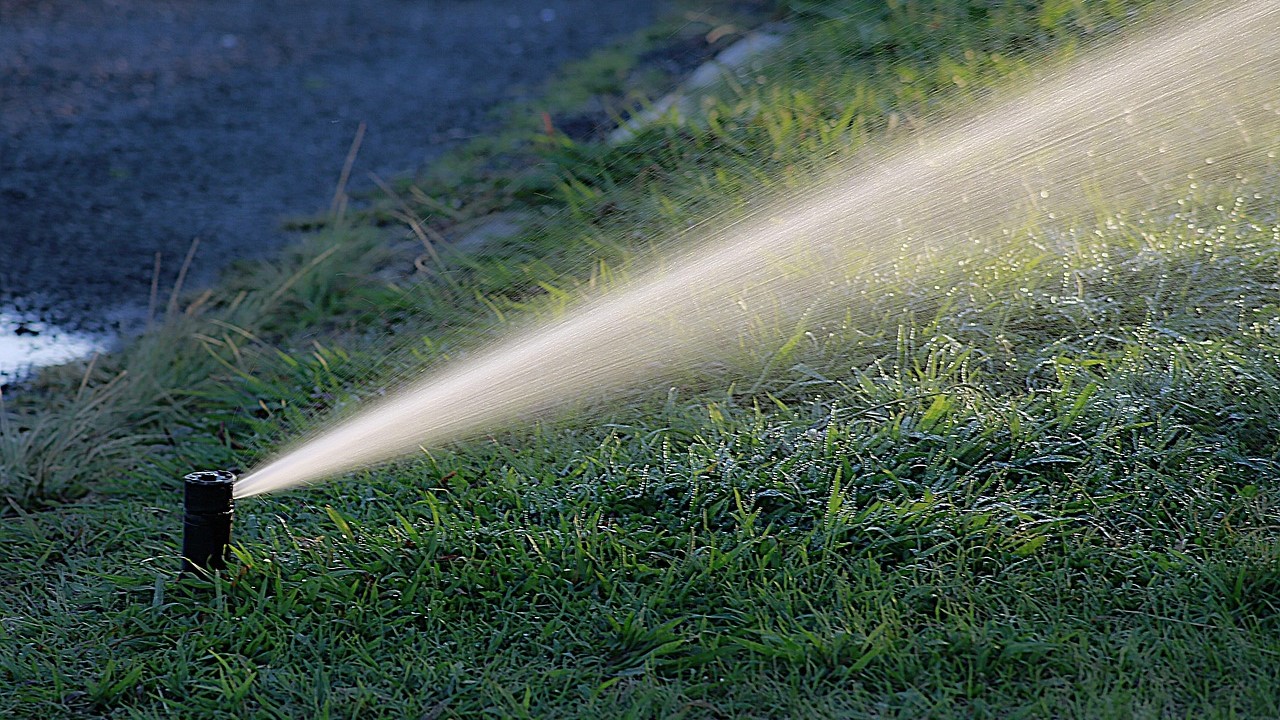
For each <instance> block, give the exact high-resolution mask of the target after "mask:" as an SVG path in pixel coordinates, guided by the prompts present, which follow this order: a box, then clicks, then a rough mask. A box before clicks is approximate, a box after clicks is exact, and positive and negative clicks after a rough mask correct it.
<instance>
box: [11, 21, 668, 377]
mask: <svg viewBox="0 0 1280 720" xmlns="http://www.w3.org/2000/svg"><path fill="white" fill-rule="evenodd" d="M660 1H661V0H628V1H627V2H608V3H601V2H599V0H381V1H378V2H356V1H354V0H324V1H321V0H225V1H222V2H200V1H197V0H171V1H168V2H166V1H162V0H115V1H110V0H95V1H88V0H86V1H76V0H58V1H49V2H40V1H37V0H0V373H3V372H4V371H5V366H4V363H5V359H4V355H5V340H6V339H8V340H9V341H10V356H11V357H12V353H13V350H12V348H13V347H16V346H14V345H12V343H13V342H16V340H14V338H28V339H29V340H30V339H34V338H36V337H40V336H41V335H39V334H38V333H42V334H43V337H44V338H45V340H46V341H49V340H50V339H51V338H52V337H53V336H54V335H55V334H56V332H55V330H54V329H53V325H54V324H62V325H64V326H76V327H79V328H82V329H86V330H89V331H97V332H110V331H111V330H112V329H113V327H117V326H119V324H124V325H125V326H128V325H129V324H130V323H133V324H136V323H137V322H138V320H139V318H140V317H141V315H142V314H143V313H142V312H141V310H142V309H145V307H146V304H147V300H148V295H149V288H150V284H151V278H152V275H153V264H154V256H155V253H156V252H160V253H161V254H162V258H163V259H162V265H163V270H162V275H161V276H162V277H163V278H164V281H165V284H166V285H168V284H171V283H172V280H173V276H174V275H175V274H176V272H177V268H178V266H179V265H180V264H181V262H182V258H183V256H184V254H185V253H186V251H187V249H188V247H189V246H190V244H191V241H192V238H194V237H199V238H200V241H201V244H200V250H199V253H198V256H197V257H196V260H195V262H194V264H193V266H192V272H191V276H190V277H191V281H192V282H194V283H197V284H198V283H201V282H207V281H209V280H210V279H212V278H213V277H214V275H215V273H216V271H217V270H218V269H219V268H220V267H222V266H223V265H224V264H225V263H227V262H229V261H231V260H233V259H236V258H241V257H252V256H260V255H262V254H264V253H266V252H269V251H270V250H272V249H273V248H276V247H279V246H280V245H281V244H282V243H283V242H284V241H285V234H284V233H283V232H282V231H281V230H280V229H279V221H280V219H281V218H282V217H286V216H299V215H306V214H309V213H313V212H316V211H319V210H323V209H324V208H326V207H327V205H328V202H329V199H330V197H331V196H332V193H333V190H334V186H335V184H336V181H337V177H338V173H339V171H340V169H341V165H342V161H343V158H344V156H345V154H346V152H347V150H348V147H349V146H350V143H351V140H352V137H353V135H354V134H355V131H356V128H357V126H358V125H359V123H360V122H361V121H364V122H366V123H367V126H368V130H367V133H366V135H365V138H364V143H363V146H362V148H361V150H360V155H359V159H358V162H357V164H356V167H355V169H354V172H353V173H352V178H364V177H365V176H366V173H367V172H370V171H372V172H376V173H378V174H380V175H383V176H384V177H385V176H388V175H394V174H397V173H403V172H413V171H415V170H418V169H420V168H421V167H422V166H423V165H424V164H426V163H429V162H430V161H431V159H432V158H433V157H435V156H437V155H438V154H439V153H440V152H441V151H442V150H443V149H444V148H445V147H447V146H448V144H449V143H451V142H456V141H457V140H459V139H460V138H465V137H467V136H470V135H472V134H475V133H477V132H481V131H483V129H484V128H485V126H486V124H487V123H488V122H490V121H491V119H490V117H491V116H490V115H489V113H490V112H491V111H492V109H493V108H494V107H495V106H496V105H497V104H499V103H501V102H503V101H505V100H510V99H512V98H515V97H518V96H520V95H521V94H523V93H526V92H531V91H533V90H535V89H536V88H537V86H538V84H539V83H541V82H542V81H544V80H545V79H546V77H547V76H548V75H549V74H550V73H551V72H553V71H554V70H555V69H556V68H557V67H558V66H559V65H561V64H563V63H564V62H565V61H567V60H570V59H573V58H577V57H582V56H584V55H586V54H587V53H588V52H590V51H591V50H592V49H594V48H595V47H598V46H600V45H602V44H605V43H607V42H609V41H611V40H614V39H617V38H619V37H620V36H622V35H624V34H626V33H628V32H631V31H633V30H635V29H637V28H640V27H643V26H644V25H645V24H647V23H649V22H652V21H653V20H654V19H655V14H656V8H657V6H658V5H659V3H660ZM37 316H38V317H37ZM23 328H25V330H23ZM15 333H18V334H17V335H15ZM28 362H30V359H28ZM37 362H38V360H37Z"/></svg>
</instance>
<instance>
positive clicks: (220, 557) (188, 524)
mask: <svg viewBox="0 0 1280 720" xmlns="http://www.w3.org/2000/svg"><path fill="white" fill-rule="evenodd" d="M182 480H183V485H184V486H185V490H184V493H185V497H186V499H185V502H184V507H185V511H186V512H185V514H184V515H183V518H182V573H183V574H184V575H186V574H189V573H197V574H200V575H205V576H207V575H208V574H209V573H212V572H214V571H217V570H224V569H226V567H227V545H228V544H230V543H231V516H232V515H233V514H234V513H235V499H234V498H233V497H232V495H231V489H232V486H234V485H235V482H236V476H235V475H234V474H233V473H230V472H228V471H226V470H204V471H201V472H193V473H191V474H190V475H187V476H186V477H184V478H182Z"/></svg>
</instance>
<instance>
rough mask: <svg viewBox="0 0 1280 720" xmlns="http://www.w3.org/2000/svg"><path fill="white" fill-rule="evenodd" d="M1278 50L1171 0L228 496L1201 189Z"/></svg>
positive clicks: (508, 418)
mask: <svg viewBox="0 0 1280 720" xmlns="http://www.w3.org/2000/svg"><path fill="white" fill-rule="evenodd" d="M1278 51H1280V3H1277V2H1274V1H1273V0H1266V1H1260V0H1247V1H1245V2H1238V3H1235V4H1232V5H1223V4H1220V3H1216V2H1211V3H1207V4H1202V5H1198V6H1196V7H1195V8H1192V9H1190V10H1184V14H1183V15H1182V16H1181V17H1178V18H1175V19H1174V21H1173V22H1170V23H1168V24H1166V25H1164V26H1162V27H1161V28H1157V29H1156V30H1154V31H1153V32H1151V33H1149V34H1147V35H1146V36H1144V37H1140V38H1137V39H1135V40H1133V41H1131V42H1128V43H1123V44H1121V45H1119V46H1117V47H1113V48H1110V49H1108V50H1106V51H1104V52H1100V53H1098V54H1095V55H1093V56H1092V57H1089V58H1086V59H1084V60H1083V61H1082V62H1080V63H1079V64H1078V65H1076V66H1075V67H1074V68H1073V69H1071V70H1069V71H1067V72H1064V73H1062V74H1060V75H1058V76H1056V77H1054V78H1051V79H1048V80H1045V81H1043V82H1041V83H1040V84H1038V85H1037V86H1036V87H1035V88H1033V89H1032V90H1030V91H1029V92H1026V93H1025V94H1023V95H1021V96H1019V97H1015V98H1012V99H1011V100H1008V101H1006V102H1004V103H1002V104H999V105H997V106H996V107H993V108H991V109H990V110H989V111H987V112H984V113H980V114H977V115H975V116H973V117H971V118H969V119H968V120H967V121H965V120H954V121H950V122H948V123H942V124H939V125H938V126H937V129H935V130H932V131H929V132H928V133H927V134H926V133H924V131H922V132H921V133H920V134H919V135H918V136H917V137H915V138H913V140H912V144H911V146H910V147H907V148H905V149H901V150H899V151H898V152H896V153H895V154H886V155H885V156H883V157H880V158H879V159H878V160H876V161H875V162H874V163H867V162H866V161H865V160H863V161H862V164H861V165H860V166H858V167H856V168H847V167H846V168H844V169H840V168H833V169H832V170H831V172H830V173H829V179H828V180H826V181H824V182H823V183H822V184H821V185H818V186H816V187H813V188H810V189H808V190H806V191H805V192H803V193H800V194H798V195H797V196H795V197H794V198H793V199H791V200H788V201H785V202H779V203H775V204H773V205H772V206H769V207H767V208H766V209H763V210H758V211H757V212H756V214H755V215H753V216H752V217H751V218H749V219H747V220H744V221H739V222H737V223H734V224H731V225H729V226H727V227H724V228H721V229H720V230H718V231H715V232H711V233H709V234H708V235H707V236H706V237H704V238H702V240H701V242H699V243H696V244H695V245H694V246H695V247H696V248H697V249H695V250H694V251H692V252H690V253H689V254H687V255H685V256H684V257H682V258H677V259H674V260H672V261H670V262H668V263H667V264H666V267H668V268H670V269H669V270H665V271H662V272H657V273H654V274H652V275H650V276H648V277H644V278H641V279H639V280H637V281H635V282H633V283H632V284H630V285H629V286H626V287H623V288H620V289H619V290H617V291H615V292H613V293H611V294H608V295H606V296H603V297H600V298H598V299H596V300H594V301H591V302H588V303H586V304H584V305H582V306H581V307H579V308H578V309H577V310H575V311H573V312H571V313H570V314H568V315H567V316H565V317H564V318H563V319H561V320H559V321H556V322H552V323H548V324H544V325H540V326H536V327H530V328H527V329H525V330H523V331H521V332H517V333H514V334H512V335H511V336H510V337H509V338H508V339H506V340H504V341H500V342H498V343H497V344H495V345H493V346H492V347H491V348H489V349H488V350H487V351H486V352H483V353H477V354H475V355H473V356H472V358H471V359H468V360H467V361H465V362H463V363H460V364H456V365H453V366H449V367H445V368H444V369H443V370H441V371H439V372H436V373H432V374H430V375H429V376H428V377H426V378H425V379H423V380H421V381H418V382H416V383H414V384H411V385H408V386H406V387H404V388H403V389H401V390H400V391H398V392H396V393H392V394H391V395H390V396H389V397H388V398H386V399H384V400H382V401H381V402H378V403H375V404H374V405H372V406H371V407H369V408H368V409H366V410H364V411H363V412H361V413H358V414H356V415H355V416H353V417H352V418H350V419H348V420H345V421H342V422H340V423H339V424H337V425H336V426H333V427H330V428H327V429H322V430H320V431H319V432H317V433H316V434H314V435H313V436H312V437H310V438H308V439H306V440H304V441H302V442H300V443H298V444H297V445H295V446H294V447H292V448H290V449H288V450H287V451H286V452H285V453H284V454H282V455H281V456H279V457H277V458H275V459H274V460H271V461H269V462H267V463H266V464H265V465H263V466H261V467H259V468H257V469H255V470H253V471H252V472H250V473H248V474H247V475H246V476H245V477H244V479H243V480H242V481H241V482H240V483H238V484H237V486H236V495H237V496H238V497H247V496H252V495H257V494H260V493H266V492H272V491H276V490H281V489H285V488H289V487H293V486H296V485H299V484H303V483H308V482H315V481H318V480H321V479H324V478H326V477H331V476H334V475H337V474H340V473H342V472H345V471H348V470H352V469H355V468H358V467H362V466H367V465H370V464H373V463H377V462H381V461H384V460H388V459H391V458H393V457H396V456H398V455H401V454H405V453H410V452H414V451H415V450H417V449H418V448H422V447H432V446H438V445H440V444H442V443H447V442H450V441H454V440H458V439H462V438H467V437H473V436H476V435H477V434H481V433H485V432H488V431H492V430H494V429H496V428H500V427H503V426H507V425H510V424H512V423H516V422H522V421H526V420H529V419H532V418H536V417H539V416H542V415H544V414H547V413H551V412H554V411H557V410H560V409H563V408H564V407H566V406H568V405H572V404H575V403H580V402H586V401H592V400H597V401H598V400H601V399H604V398H608V397H610V396H611V395H612V394H614V393H616V392H620V391H622V390H624V389H628V388H633V387H637V386H641V385H644V384H651V383H655V382H657V381H659V380H661V379H663V378H664V377H666V376H669V375H671V374H673V373H676V372H678V371H680V370H681V369H683V368H688V367H691V366H693V365H696V364H698V363H702V362H706V361H707V360H710V359H716V358H719V357H722V356H724V355H726V354H728V353H731V352H732V350H733V349H734V348H735V347H740V346H741V345H742V344H744V343H750V342H753V340H752V338H753V337H754V336H753V334H752V333H753V329H758V328H759V327H760V325H761V324H762V322H764V320H765V319H767V321H768V322H769V323H772V324H773V325H775V326H779V327H785V326H790V327H795V326H796V325H798V324H802V323H820V322H822V321H823V320H824V319H830V318H834V317H840V316H843V315H845V314H847V313H852V317H853V318H854V320H855V321H856V320H857V311H856V307H857V305H856V302H855V301H856V298H857V297H859V296H860V295H862V294H863V293H864V292H865V291H866V288H867V287H868V286H872V287H874V280H875V278H877V277H880V276H882V275H884V274H890V275H904V274H909V273H911V272H913V271H912V270H911V268H914V267H917V266H918V264H919V261H920V259H921V258H922V257H928V258H929V259H930V260H935V261H937V262H938V263H939V266H941V263H943V262H946V263H950V264H951V266H953V267H954V266H956V265H957V264H958V262H959V261H960V260H961V259H963V258H964V257H965V256H966V254H967V253H972V252H973V245H972V243H970V242H968V241H967V239H968V238H977V237H983V238H996V237H1001V236H1002V233H1003V234H1004V235H1005V237H1007V238H1008V239H1007V240H1006V242H1016V238H1018V237H1020V236H1021V235H1025V233H1021V234H1020V233H1007V231H1006V228H1007V227H1008V226H1009V225H1011V224H1012V225H1017V224H1018V223H1025V222H1026V219H1027V218H1028V217H1032V218H1037V219H1043V220H1045V221H1047V220H1048V213H1050V212H1053V213H1055V214H1056V215H1058V216H1061V217H1064V218H1066V217H1071V216H1073V215H1074V214H1079V213H1080V212H1087V211H1088V209H1089V207H1090V202H1091V201H1090V198H1091V197H1095V196H1099V195H1100V196H1102V197H1105V198H1107V199H1110V200H1127V201H1131V202H1133V203H1135V204H1138V205H1145V204H1148V203H1149V202H1151V201H1150V200H1149V197H1150V196H1151V195H1152V191H1153V190H1160V189H1165V188H1169V187H1176V186H1185V181H1183V180H1181V179H1183V178H1185V180H1187V181H1191V185H1190V187H1191V189H1192V190H1196V189H1197V188H1198V187H1199V183H1198V180H1197V179H1198V176H1197V173H1198V172H1208V171H1210V170H1213V171H1217V170H1218V168H1219V167H1220V166H1222V165H1227V166H1229V167H1231V168H1233V169H1241V168H1245V169H1247V168H1250V167H1252V163H1255V162H1256V161H1257V160H1259V159H1260V158H1261V157H1262V156H1264V155H1265V156H1266V157H1268V158H1274V157H1275V153H1274V151H1269V150H1267V149H1266V148H1264V147H1259V144H1260V141H1257V140H1251V138H1275V137H1280V120H1278V119H1277V116H1276V113H1274V112H1271V111H1270V110H1269V104H1270V103H1271V102H1273V100H1272V99H1271V98H1270V97H1269V96H1271V95H1273V94H1274V88H1276V87H1280V52H1278ZM992 60H993V62H994V61H995V56H994V55H993V56H992ZM894 117H895V118H896V117H897V116H896V115H895V116H894ZM1242 128H1244V129H1247V130H1248V132H1242V131H1241V130H1242ZM1206 158H1211V159H1212V163H1206ZM1032 188H1038V189H1040V190H1039V191H1038V192H1033V191H1032V190H1031V189H1032ZM1046 201H1047V202H1046ZM1180 204H1181V202H1180ZM1149 209H1152V210H1154V209H1155V208H1149ZM1139 222H1140V223H1141V222H1142V220H1139ZM983 251H984V252H986V251H987V245H985V244H984V246H983ZM1105 257H1106V254H1105V252H1104V253H1102V254H1101V255H1099V260H1100V261H1101V260H1103V259H1105ZM1104 280H1106V278H1104ZM833 287H834V288H836V290H834V291H832V290H830V288H833ZM762 318H763V319H762Z"/></svg>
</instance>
